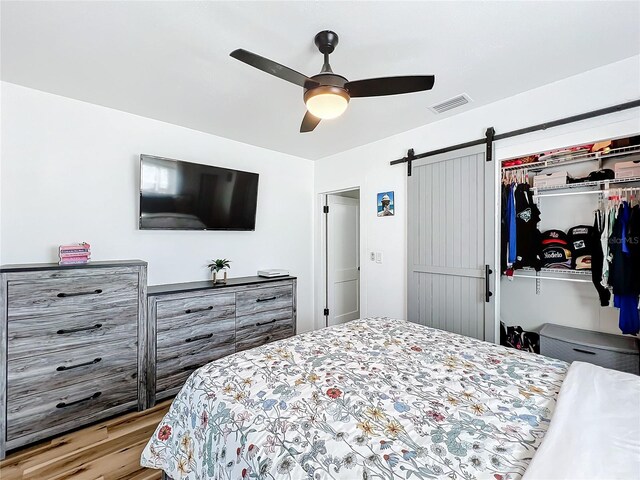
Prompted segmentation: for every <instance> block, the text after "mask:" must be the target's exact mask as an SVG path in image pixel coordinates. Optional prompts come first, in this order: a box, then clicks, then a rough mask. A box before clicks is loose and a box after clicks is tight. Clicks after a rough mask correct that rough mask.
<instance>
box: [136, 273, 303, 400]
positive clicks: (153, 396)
mask: <svg viewBox="0 0 640 480" xmlns="http://www.w3.org/2000/svg"><path fill="white" fill-rule="evenodd" d="M148 302H149V304H148V315H149V322H148V323H149V328H148V335H149V338H148V343H149V355H148V356H147V360H148V365H147V370H148V373H147V387H148V395H149V397H148V398H147V404H148V405H149V406H151V405H154V404H155V402H156V401H159V400H161V399H164V398H167V397H170V396H173V395H175V394H176V393H178V391H179V390H180V388H181V387H182V385H183V384H184V382H185V381H186V380H187V378H188V377H189V375H191V373H192V372H193V371H194V370H196V369H197V368H199V367H201V366H203V365H205V364H206V363H209V362H211V361H213V360H216V359H217V358H221V357H223V356H226V355H230V354H232V353H234V352H239V351H242V350H246V349H248V348H253V347H257V346H260V345H264V344H266V343H269V342H273V341H275V340H280V339H283V338H287V337H290V336H293V335H295V331H296V279H295V277H279V278H262V277H244V278H232V279H229V280H228V282H227V284H215V285H214V284H213V282H191V283H180V284H172V285H158V286H152V287H149V292H148Z"/></svg>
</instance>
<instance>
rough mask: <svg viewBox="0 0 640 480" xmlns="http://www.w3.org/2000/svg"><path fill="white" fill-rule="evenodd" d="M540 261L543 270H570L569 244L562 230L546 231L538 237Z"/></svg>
mask: <svg viewBox="0 0 640 480" xmlns="http://www.w3.org/2000/svg"><path fill="white" fill-rule="evenodd" d="M540 259H541V261H542V266H543V267H545V268H560V269H570V268H571V244H570V243H569V238H568V237H567V234H566V233H564V232H563V231H562V230H556V229H553V230H547V231H546V232H544V233H543V234H542V235H541V237H540Z"/></svg>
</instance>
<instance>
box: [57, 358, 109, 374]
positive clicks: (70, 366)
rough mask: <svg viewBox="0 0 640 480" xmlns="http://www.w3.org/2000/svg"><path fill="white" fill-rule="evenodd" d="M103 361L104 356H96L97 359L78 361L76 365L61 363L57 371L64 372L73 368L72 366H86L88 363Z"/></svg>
mask: <svg viewBox="0 0 640 480" xmlns="http://www.w3.org/2000/svg"><path fill="white" fill-rule="evenodd" d="M101 361H102V358H96V359H95V360H91V361H90V362H84V363H78V364H76V365H69V366H68V367H67V366H66V365H61V366H59V367H58V368H56V370H57V371H59V372H62V371H64V370H71V369H72V368H79V367H86V366H87V365H93V364H94V363H99V362H101Z"/></svg>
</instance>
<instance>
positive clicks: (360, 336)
mask: <svg viewBox="0 0 640 480" xmlns="http://www.w3.org/2000/svg"><path fill="white" fill-rule="evenodd" d="M567 368H568V365H567V364H566V363H564V362H561V361H557V360H552V359H550V358H546V357H543V356H540V355H534V354H529V353H523V352H520V351H517V350H509V349H506V348H503V347H499V346H496V345H493V344H490V343H486V342H481V341H478V340H475V339H471V338H468V337H463V336H460V335H455V334H452V333H449V332H444V331H441V330H435V329H431V328H427V327H424V326H421V325H417V324H414V323H410V322H406V321H402V320H392V319H388V318H370V319H364V320H357V321H353V322H350V323H348V324H345V325H340V326H337V327H330V328H326V329H323V330H319V331H316V332H312V333H307V334H303V335H298V336H296V337H294V338H290V339H286V340H282V341H279V342H275V343H273V344H270V345H266V346H263V347H260V348H256V349H253V350H249V351H245V352H242V353H237V354H235V355H231V356H228V357H225V358H223V359H220V360H217V361H215V362H212V363H210V364H208V365H206V366H204V367H202V368H200V369H199V370H197V371H196V372H194V373H193V374H192V375H191V377H190V378H189V380H188V381H187V382H186V384H185V385H184V387H183V388H182V390H181V392H180V393H179V394H178V396H177V397H176V399H175V400H174V402H173V405H172V406H171V408H170V410H169V412H168V413H167V415H166V416H165V417H164V419H163V420H162V422H161V423H160V425H158V428H157V429H156V431H155V433H154V435H153V437H152V438H151V440H150V441H149V443H148V444H147V446H146V448H145V449H144V452H143V453H142V459H141V464H142V465H143V466H146V467H151V468H158V469H162V470H164V471H165V472H166V473H167V474H168V475H169V476H171V477H172V478H174V479H175V480H181V479H217V480H223V479H234V480H235V479H238V480H244V479H255V480H260V479H294V480H295V479H310V480H316V479H317V480H320V479H336V480H337V479H389V480H391V479H410V478H411V479H416V480H418V479H432V478H447V479H480V478H488V479H492V480H511V479H519V478H520V477H521V476H522V474H523V473H524V471H525V469H526V468H527V465H528V463H529V461H530V459H531V457H532V456H533V454H534V453H535V451H536V449H537V447H538V445H539V444H540V442H541V440H542V437H543V436H544V434H545V432H546V430H547V427H548V425H549V420H550V418H551V415H552V413H553V410H554V407H555V402H556V396H557V394H558V391H559V390H560V386H561V384H562V381H563V379H564V377H565V374H566V371H567Z"/></svg>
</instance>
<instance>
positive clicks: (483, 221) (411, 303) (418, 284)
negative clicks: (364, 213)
mask: <svg viewBox="0 0 640 480" xmlns="http://www.w3.org/2000/svg"><path fill="white" fill-rule="evenodd" d="M493 168H494V167H493V163H492V162H486V161H485V147H484V146H479V147H472V148H469V149H464V150H458V151H455V152H451V153H447V154H442V155H439V156H433V157H427V158H425V159H420V160H416V161H414V162H413V166H412V175H411V176H410V177H408V202H409V203H408V227H407V228H408V232H407V233H408V251H407V256H408V262H409V265H408V275H409V278H408V283H407V288H408V316H409V320H411V321H413V322H416V323H420V324H422V325H427V326H429V327H434V328H439V329H442V330H448V331H450V332H455V333H459V334H462V335H467V336H470V337H475V338H479V339H481V340H488V341H494V337H495V331H496V328H495V319H494V316H495V312H494V302H495V300H494V298H493V297H492V295H491V294H490V293H489V292H492V291H494V288H493V285H494V282H495V274H488V272H489V271H490V270H495V269H494V257H495V253H494V252H495V241H494V236H495V234H494V226H495V220H494V215H495V208H494V205H495V201H494V188H495V187H494V185H495V181H494V178H495V177H494V170H493Z"/></svg>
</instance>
